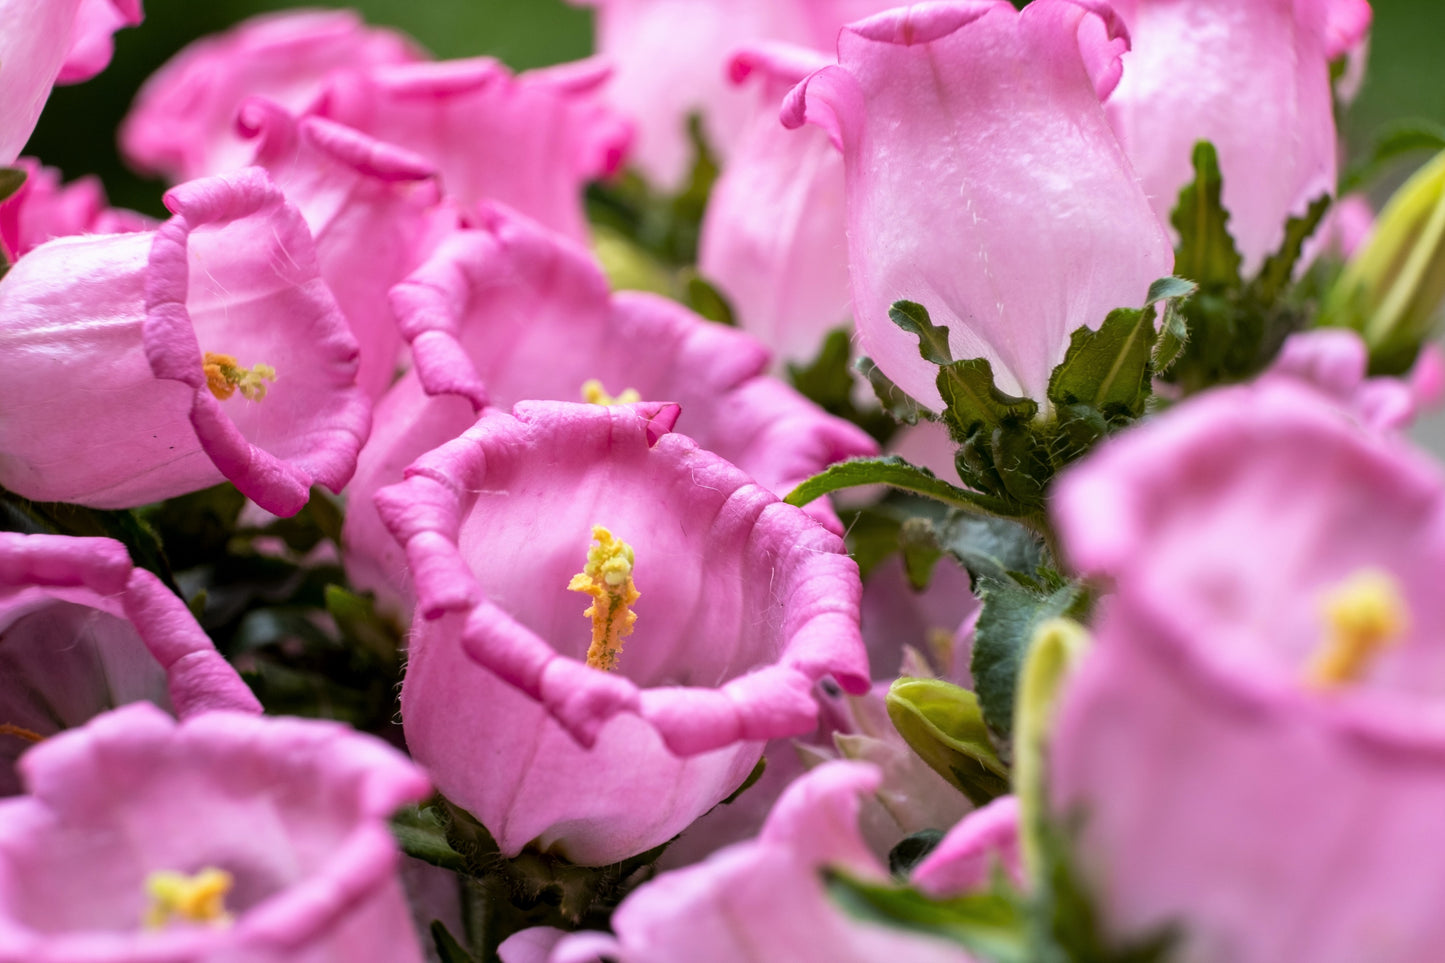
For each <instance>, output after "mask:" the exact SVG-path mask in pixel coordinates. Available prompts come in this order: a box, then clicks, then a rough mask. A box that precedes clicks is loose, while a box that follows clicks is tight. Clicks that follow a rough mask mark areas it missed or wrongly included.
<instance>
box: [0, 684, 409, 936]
mask: <svg viewBox="0 0 1445 963" xmlns="http://www.w3.org/2000/svg"><path fill="white" fill-rule="evenodd" d="M20 771H21V773H22V776H23V778H24V781H25V784H26V788H27V790H28V792H29V795H25V796H19V797H15V798H12V799H9V800H5V801H3V802H0V960H5V961H6V963H12V961H14V963H18V961H21V960H23V961H25V963H62V961H72V960H79V959H85V960H93V961H96V963H136V961H140V960H147V961H150V960H166V961H168V963H170V961H174V963H207V961H218V960H258V961H259V960H265V961H267V963H293V961H294V963H301V961H306V963H343V961H355V960H387V961H396V963H420V961H421V960H423V959H424V957H423V955H422V953H421V950H420V946H419V942H418V940H417V937H416V934H415V932H414V931H413V929H412V925H411V920H410V917H409V915H408V913H407V908H406V901H405V899H404V897H403V896H402V892H401V887H400V885H399V884H398V882H397V878H396V864H397V859H398V853H397V850H396V843H395V842H394V841H393V840H392V838H391V833H390V831H389V827H388V824H387V819H388V817H389V816H390V815H391V813H392V812H393V811H394V810H395V809H396V808H397V807H399V806H401V805H403V804H405V803H409V802H415V801H417V800H420V799H422V798H423V797H425V796H426V795H427V793H428V792H429V791H430V790H429V787H428V785H427V781H426V778H425V777H424V776H423V775H422V774H421V772H420V771H418V770H417V768H416V767H415V766H413V765H412V764H411V763H410V762H409V761H407V759H406V758H405V757H403V756H402V755H401V754H400V753H398V752H396V751H395V750H393V749H391V748H390V747H388V746H386V745H385V744H383V743H381V742H379V741H378V740H376V739H373V738H371V737H369V736H363V735H360V734H358V733H356V732H354V731H352V730H351V729H348V728H347V727H345V726H342V725H339V724H336V723H328V722H316V721H307V720H301V719H277V718H265V717H260V716H249V715H242V714H238V713H232V712H209V713H204V714H202V715H199V716H196V717H194V718H192V719H189V720H186V721H184V722H180V723H177V722H175V721H174V720H172V719H170V718H168V717H167V716H166V715H165V714H164V713H162V712H161V711H160V710H158V709H156V708H155V707H154V706H149V705H145V704H137V705H132V706H126V707H124V708H121V709H117V710H115V711H114V712H111V713H108V714H106V715H103V716H100V717H98V718H96V719H94V720H92V721H91V722H90V723H89V724H88V725H86V726H84V727H83V728H81V729H76V730H72V731H70V732H66V733H62V734H61V735H58V736H55V737H53V738H51V739H47V740H46V741H45V742H44V743H42V744H41V745H39V746H37V747H35V748H34V749H32V750H31V751H30V752H28V753H26V755H25V756H24V757H23V758H22V759H21V761H20Z"/></svg>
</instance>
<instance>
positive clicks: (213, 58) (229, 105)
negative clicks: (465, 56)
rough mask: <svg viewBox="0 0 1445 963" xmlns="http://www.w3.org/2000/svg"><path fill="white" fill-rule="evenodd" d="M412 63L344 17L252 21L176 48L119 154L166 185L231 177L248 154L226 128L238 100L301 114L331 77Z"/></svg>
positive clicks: (149, 87) (400, 48)
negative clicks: (267, 103) (228, 173)
mask: <svg viewBox="0 0 1445 963" xmlns="http://www.w3.org/2000/svg"><path fill="white" fill-rule="evenodd" d="M422 56H423V52H422V51H421V50H420V49H419V48H418V47H417V46H416V45H415V44H414V43H413V42H412V41H411V40H409V39H407V38H406V37H404V36H402V35H400V34H398V33H395V32H393V31H391V30H383V29H379V28H375V27H367V26H366V25H365V24H363V23H362V22H361V18H360V17H358V16H357V15H356V13H355V12H353V11H350V10H302V11H289V12H285V13H271V14H263V15H261V16H259V17H252V18H251V19H250V20H247V21H245V22H243V23H240V24H238V25H236V26H235V27H232V28H231V29H230V30H228V31H226V32H225V33H220V34H216V35H215V36H211V37H205V38H203V39H201V40H198V41H196V42H195V43H193V44H191V45H190V46H189V47H186V48H185V49H184V50H182V51H181V52H180V53H178V54H177V55H176V56H175V57H173V58H171V59H170V60H169V61H168V62H167V63H166V64H165V65H164V66H163V67H161V69H160V70H158V71H156V72H155V74H153V75H152V76H151V78H150V79H149V80H147V81H146V82H145V86H143V87H141V90H140V93H139V94H137V95H136V99H135V104H134V105H132V107H131V110H130V113H129V114H128V115H127V116H126V119H125V122H124V123H123V124H122V125H121V129H120V145H121V151H122V153H123V154H124V155H125V157H126V159H127V160H129V161H130V162H131V163H132V164H134V165H135V166H136V167H138V168H140V169H141V170H143V171H146V172H149V173H155V174H160V175H162V176H164V177H166V178H167V179H169V180H170V181H172V182H173V183H175V182H180V181H187V180H191V179H192V178H196V177H205V176H207V175H210V174H221V173H224V172H226V171H231V170H235V169H237V168H239V167H243V166H245V165H246V164H248V163H250V162H251V155H252V154H253V153H254V151H255V148H254V146H253V145H251V144H249V143H247V141H246V138H245V137H244V136H243V134H242V132H241V131H239V130H238V129H237V127H236V115H237V111H238V110H239V109H240V107H241V105H242V103H244V102H245V101H246V100H247V99H248V98H251V97H263V98H265V99H266V100H269V101H273V102H275V103H277V104H279V105H281V107H283V108H285V109H286V110H288V111H290V112H292V113H301V112H304V111H305V110H306V109H307V108H308V107H310V106H311V105H312V103H313V102H314V100H315V99H316V97H317V95H318V94H319V93H320V92H321V87H322V84H323V82H324V81H325V79H326V77H327V76H328V75H329V74H330V73H331V72H332V71H334V70H338V69H342V68H345V69H348V70H361V69H365V68H367V67H371V66H377V65H380V64H395V63H409V62H411V61H413V60H419V59H421V58H422Z"/></svg>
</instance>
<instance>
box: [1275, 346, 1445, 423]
mask: <svg viewBox="0 0 1445 963" xmlns="http://www.w3.org/2000/svg"><path fill="white" fill-rule="evenodd" d="M1369 362H1370V352H1369V349H1368V348H1367V347H1366V346H1365V342H1364V340H1363V339H1362V338H1361V337H1360V335H1359V333H1358V332H1355V331H1351V330H1347V329H1344V328H1320V329H1316V330H1313V331H1302V332H1300V333H1298V334H1292V335H1290V336H1289V338H1287V339H1286V340H1285V343H1284V347H1283V348H1281V349H1280V353H1279V356H1278V357H1277V358H1276V359H1275V361H1274V363H1273V364H1272V365H1271V366H1270V368H1269V371H1268V372H1267V373H1266V377H1271V378H1273V377H1283V378H1289V379H1292V380H1295V381H1298V382H1301V383H1303V384H1306V385H1309V386H1310V387H1312V388H1316V389H1318V390H1319V392H1320V393H1321V394H1322V395H1323V396H1324V397H1326V398H1328V399H1329V400H1330V401H1332V402H1334V403H1335V404H1337V405H1338V406H1339V407H1340V409H1341V410H1343V411H1345V412H1348V413H1349V414H1351V415H1353V416H1354V417H1355V418H1356V419H1357V420H1358V421H1359V422H1360V423H1361V424H1363V425H1366V426H1368V427H1370V428H1373V429H1375V430H1378V431H1400V430H1403V429H1406V428H1408V427H1409V426H1410V425H1411V424H1413V423H1414V422H1415V420H1416V419H1417V418H1418V417H1420V416H1421V415H1423V414H1425V413H1426V412H1428V411H1430V410H1431V409H1433V408H1435V407H1438V405H1439V400H1440V399H1439V392H1438V387H1437V383H1436V379H1435V376H1434V372H1435V371H1436V370H1437V368H1438V364H1439V356H1438V349H1435V348H1434V346H1429V347H1428V348H1427V350H1426V352H1425V353H1424V354H1422V355H1421V357H1420V360H1419V361H1418V362H1417V363H1416V369H1415V370H1416V372H1418V374H1412V375H1411V376H1410V377H1405V378H1391V377H1384V376H1381V377H1375V378H1370V377H1367V376H1366V375H1367V371H1368V368H1369Z"/></svg>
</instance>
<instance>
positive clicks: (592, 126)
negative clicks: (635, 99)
mask: <svg viewBox="0 0 1445 963" xmlns="http://www.w3.org/2000/svg"><path fill="white" fill-rule="evenodd" d="M610 71H611V68H610V67H609V66H608V65H606V64H605V63H603V62H601V61H596V60H589V61H581V62H578V63H573V64H563V65H561V66H557V67H549V68H547V69H545V70H535V71H530V72H528V73H524V74H519V75H517V76H513V75H512V73H511V71H509V70H508V69H507V68H506V67H505V66H504V65H503V64H501V63H500V62H498V61H496V60H492V59H491V58H488V57H478V58H475V59H472V60H449V61H445V62H442V63H420V64H409V65H404V66H387V67H376V68H373V69H370V70H356V71H346V72H339V73H336V74H333V75H332V77H331V79H330V81H329V82H328V85H327V89H326V93H325V95H324V97H323V98H322V99H321V101H320V102H319V104H318V105H317V110H318V112H319V113H320V114H321V115H322V116H325V117H330V118H332V119H333V120H337V121H340V122H341V123H343V124H346V125H348V126H350V127H355V128H356V129H358V130H361V131H365V132H366V133H367V134H370V135H371V136H372V137H375V138H377V139H378V140H384V141H390V142H391V143H394V144H403V145H405V146H406V147H407V149H408V150H412V151H415V152H416V153H418V154H421V155H422V156H424V157H426V158H427V159H428V160H430V161H431V162H432V163H434V164H435V165H436V166H437V168H438V170H440V171H441V177H442V183H443V185H444V186H445V188H446V191H447V193H448V194H449V195H450V196H452V197H454V198H456V200H457V201H458V202H459V203H460V204H461V205H462V207H463V208H464V209H467V210H470V209H472V208H474V207H475V206H476V205H477V204H479V203H480V202H481V201H483V200H495V201H500V202H502V203H503V204H506V205H508V206H509V207H512V208H515V209H516V210H519V211H521V212H522V213H524V214H526V215H527V216H528V217H531V218H533V219H534V220H537V221H540V222H541V223H543V224H545V225H546V226H548V227H550V228H551V229H553V230H555V231H559V232H561V233H563V234H566V235H567V236H569V237H571V238H574V239H576V240H579V241H581V240H585V239H586V237H587V234H588V231H587V221H586V218H585V216H584V214H583V210H582V188H583V187H584V186H585V184H586V182H587V181H589V180H595V179H597V178H600V177H605V176H607V175H608V174H611V173H613V172H614V171H616V170H617V168H618V167H619V166H620V165H621V163H622V158H623V155H624V154H625V152H626V150H627V145H628V143H629V142H630V140H631V138H632V129H631V126H630V125H629V124H627V123H626V122H625V121H623V120H622V119H621V118H619V117H618V116H617V115H615V114H614V113H612V112H611V111H610V110H609V109H608V108H606V107H605V106H603V104H602V103H601V101H600V100H599V98H598V95H597V90H598V88H599V87H600V86H601V85H602V84H604V83H606V81H607V79H608V76H609V75H610Z"/></svg>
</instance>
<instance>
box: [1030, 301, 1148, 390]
mask: <svg viewBox="0 0 1445 963" xmlns="http://www.w3.org/2000/svg"><path fill="white" fill-rule="evenodd" d="M1151 293H1152V291H1151ZM1153 348H1154V311H1153V309H1152V308H1145V309H1143V310H1139V309H1137V308H1119V309H1117V310H1114V311H1111V312H1109V316H1108V317H1107V318H1105V319H1104V323H1103V324H1102V325H1101V326H1100V327H1099V330H1097V331H1093V330H1090V329H1089V328H1078V329H1076V330H1075V331H1074V333H1073V334H1072V335H1071V336H1070V337H1069V350H1068V353H1067V354H1065V355H1064V360H1063V361H1062V362H1060V363H1059V365H1058V367H1056V368H1054V371H1053V374H1052V375H1051V376H1050V377H1049V391H1048V395H1049V400H1050V401H1052V402H1053V403H1054V404H1056V405H1059V406H1060V407H1062V406H1064V405H1074V404H1085V405H1088V406H1089V407H1091V408H1094V409H1095V410H1097V411H1100V412H1105V413H1108V412H1110V411H1115V410H1122V411H1125V412H1127V413H1128V414H1129V415H1131V416H1133V417H1136V418H1137V417H1138V416H1139V415H1142V414H1143V413H1144V402H1145V401H1146V400H1147V399H1148V397H1149V393H1150V381H1149V376H1150V373H1151V372H1150V367H1151V354H1152V351H1153Z"/></svg>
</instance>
